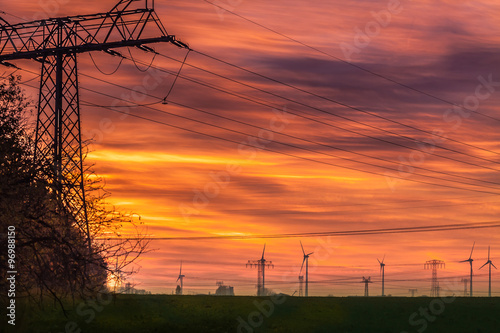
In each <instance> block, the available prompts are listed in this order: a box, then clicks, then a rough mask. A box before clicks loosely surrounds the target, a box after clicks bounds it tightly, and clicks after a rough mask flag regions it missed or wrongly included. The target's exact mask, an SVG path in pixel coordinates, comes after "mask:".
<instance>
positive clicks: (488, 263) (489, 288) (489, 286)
mask: <svg viewBox="0 0 500 333" xmlns="http://www.w3.org/2000/svg"><path fill="white" fill-rule="evenodd" d="M486 265H489V266H490V267H489V269H490V274H489V276H490V278H489V281H488V283H489V284H488V297H491V266H493V267H495V269H497V268H496V266H495V265H493V263H492V262H491V259H490V247H489V246H488V261H487V262H486V263H485V264H484V265H483V266H481V267H480V268H479V269H481V268H483V267H484V266H486Z"/></svg>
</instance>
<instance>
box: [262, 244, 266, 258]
mask: <svg viewBox="0 0 500 333" xmlns="http://www.w3.org/2000/svg"><path fill="white" fill-rule="evenodd" d="M264 252H266V244H265V243H264V250H262V259H264Z"/></svg>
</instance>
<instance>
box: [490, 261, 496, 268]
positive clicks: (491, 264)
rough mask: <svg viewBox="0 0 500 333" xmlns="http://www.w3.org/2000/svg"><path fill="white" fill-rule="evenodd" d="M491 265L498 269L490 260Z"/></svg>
mask: <svg viewBox="0 0 500 333" xmlns="http://www.w3.org/2000/svg"><path fill="white" fill-rule="evenodd" d="M490 264H491V266H493V267H495V269H497V266H495V265H493V263H492V262H491V261H490Z"/></svg>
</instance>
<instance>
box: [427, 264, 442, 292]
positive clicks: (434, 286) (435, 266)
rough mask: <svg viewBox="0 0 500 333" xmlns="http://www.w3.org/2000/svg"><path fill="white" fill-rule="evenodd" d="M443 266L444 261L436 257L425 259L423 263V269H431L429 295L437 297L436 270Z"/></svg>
mask: <svg viewBox="0 0 500 333" xmlns="http://www.w3.org/2000/svg"><path fill="white" fill-rule="evenodd" d="M444 267H445V263H444V261H442V260H437V259H432V260H427V261H426V262H425V264H424V269H431V270H432V282H431V297H439V282H438V279H437V270H438V269H439V268H444Z"/></svg>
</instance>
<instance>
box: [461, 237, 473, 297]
mask: <svg viewBox="0 0 500 333" xmlns="http://www.w3.org/2000/svg"><path fill="white" fill-rule="evenodd" d="M474 245H476V242H475V241H474V244H472V250H471V251H470V255H469V259H466V260H462V261H460V262H469V264H470V297H472V262H473V261H474V259H472V252H473V251H474Z"/></svg>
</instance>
